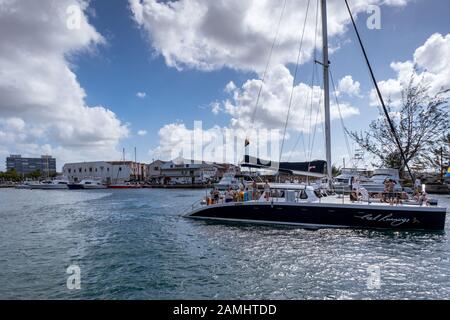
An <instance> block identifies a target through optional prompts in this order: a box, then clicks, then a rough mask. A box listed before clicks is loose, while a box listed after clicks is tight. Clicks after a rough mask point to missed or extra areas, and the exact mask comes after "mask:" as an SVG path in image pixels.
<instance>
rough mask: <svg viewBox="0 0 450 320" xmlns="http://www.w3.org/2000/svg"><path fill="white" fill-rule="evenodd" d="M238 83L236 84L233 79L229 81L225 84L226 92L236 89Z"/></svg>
mask: <svg viewBox="0 0 450 320" xmlns="http://www.w3.org/2000/svg"><path fill="white" fill-rule="evenodd" d="M236 88H237V87H236V85H235V84H234V82H233V81H230V82H228V83H227V85H226V86H225V92H226V93H232V92H233V91H234V90H236Z"/></svg>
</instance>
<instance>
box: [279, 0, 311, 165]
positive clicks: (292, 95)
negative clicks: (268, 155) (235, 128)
mask: <svg viewBox="0 0 450 320" xmlns="http://www.w3.org/2000/svg"><path fill="white" fill-rule="evenodd" d="M310 3H311V0H308V5H307V7H306V14H305V20H304V21H303V31H302V36H301V40H300V45H299V48H298V55H297V63H296V65H295V71H294V79H293V81H292V89H291V96H290V97H289V107H288V113H287V117H286V122H285V124H284V132H283V140H282V142H281V150H280V162H281V157H282V155H283V149H284V143H285V141H286V131H287V127H288V123H289V116H290V114H291V108H292V102H293V99H294V90H295V82H296V80H297V74H298V67H299V65H300V59H301V56H302V49H303V39H304V37H305V30H306V22H307V21H308V14H309V5H310Z"/></svg>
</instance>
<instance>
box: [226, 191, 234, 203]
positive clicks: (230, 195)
mask: <svg viewBox="0 0 450 320" xmlns="http://www.w3.org/2000/svg"><path fill="white" fill-rule="evenodd" d="M230 202H233V189H232V188H231V187H229V188H228V190H227V191H226V192H225V203H230Z"/></svg>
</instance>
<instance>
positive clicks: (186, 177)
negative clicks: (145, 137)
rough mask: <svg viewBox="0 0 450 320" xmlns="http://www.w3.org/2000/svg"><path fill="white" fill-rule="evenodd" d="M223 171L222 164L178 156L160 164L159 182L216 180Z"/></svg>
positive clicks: (200, 182) (198, 182) (184, 182)
mask: <svg viewBox="0 0 450 320" xmlns="http://www.w3.org/2000/svg"><path fill="white" fill-rule="evenodd" d="M155 168H156V166H155ZM225 171H226V167H225V166H224V165H220V164H216V163H207V162H198V161H194V160H186V159H183V158H178V159H175V160H172V161H169V162H166V163H163V164H161V166H160V175H159V177H160V179H159V183H162V184H204V183H207V182H211V181H214V182H217V181H218V180H219V179H220V178H221V177H222V176H223V174H224V173H225Z"/></svg>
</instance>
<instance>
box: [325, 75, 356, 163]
mask: <svg viewBox="0 0 450 320" xmlns="http://www.w3.org/2000/svg"><path fill="white" fill-rule="evenodd" d="M329 72H330V78H331V84H332V86H333V90H334V91H333V92H334V97H335V99H336V105H337V107H338V112H339V118H340V120H341V125H342V130H343V131H344V139H345V144H346V147H347V152H348V156H349V159H351V148H350V143H349V141H348V131H347V128H346V127H345V123H344V118H343V117H342V112H341V105H340V103H339V99H338V95H337V90H336V85H335V84H334V77H333V73H332V72H331V68H329Z"/></svg>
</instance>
